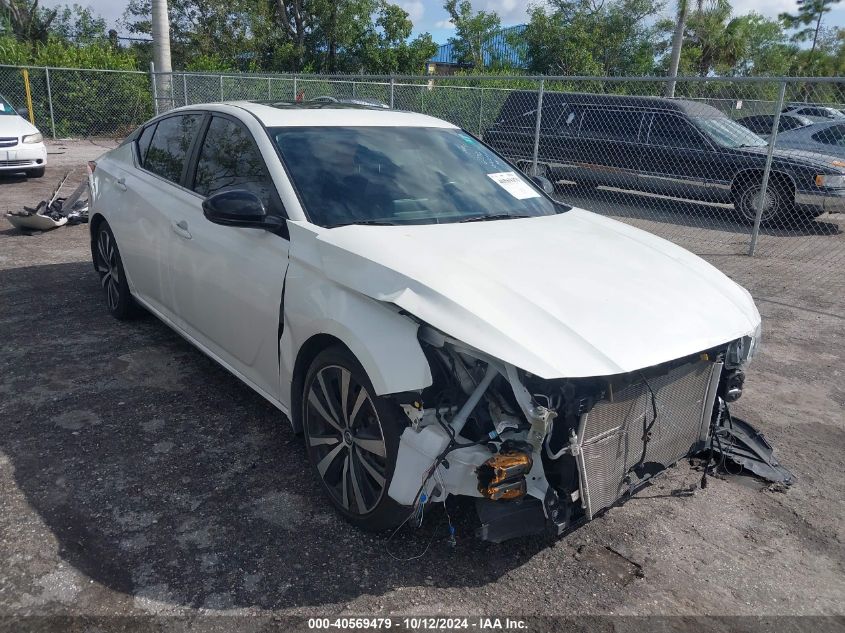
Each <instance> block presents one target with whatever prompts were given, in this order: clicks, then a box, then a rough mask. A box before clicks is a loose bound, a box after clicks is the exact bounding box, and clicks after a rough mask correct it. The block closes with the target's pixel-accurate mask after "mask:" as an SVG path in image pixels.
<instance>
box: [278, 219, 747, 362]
mask: <svg viewBox="0 0 845 633" xmlns="http://www.w3.org/2000/svg"><path fill="white" fill-rule="evenodd" d="M317 230H318V231H319V232H318V234H317V235H316V242H315V246H316V251H317V253H315V255H317V254H318V257H317V259H319V263H318V262H317V261H314V264H317V265H320V266H321V267H322V269H323V271H324V273H325V274H326V275H327V276H328V277H329V278H330V279H332V280H333V281H335V282H336V283H338V284H341V285H343V286H346V287H348V288H350V289H352V290H355V291H357V292H360V293H362V294H364V295H367V296H369V297H372V298H374V299H377V300H379V301H386V302H391V303H393V304H395V305H397V306H399V307H400V308H402V309H403V310H406V311H407V312H409V313H410V314H412V315H414V316H416V317H417V318H419V319H421V320H422V321H424V322H426V323H428V324H429V325H431V326H433V327H435V328H437V329H439V330H441V331H443V332H445V333H446V334H449V335H451V336H452V337H454V338H457V339H459V340H461V341H464V342H465V343H467V344H469V345H471V346H473V347H475V348H477V349H479V350H481V351H484V352H486V353H488V354H490V355H492V356H494V357H496V358H499V359H501V360H503V361H506V362H508V363H511V364H513V365H514V366H516V367H519V368H521V369H524V370H526V371H529V372H531V373H533V374H536V375H538V376H540V377H543V378H561V377H583V376H603V375H611V374H617V373H623V372H629V371H633V370H637V369H642V368H644V367H649V366H652V365H656V364H659V363H662V362H665V361H668V360H673V359H675V358H680V357H683V356H686V355H689V354H693V353H695V352H698V351H701V350H704V349H708V348H710V347H713V346H715V345H719V344H722V343H726V342H728V341H731V340H734V339H737V338H739V337H741V336H743V335H747V334H750V333H752V332H753V331H754V330H755V328H756V327H757V325H758V324H759V322H760V315H759V313H758V312H757V308H756V307H755V305H754V302H753V300H752V299H751V296H750V295H749V294H748V292H747V291H745V290H744V289H743V288H741V287H740V286H739V285H737V284H736V283H734V282H733V281H731V280H730V279H728V278H727V277H726V276H725V275H723V274H722V273H721V272H719V271H718V270H717V269H715V268H714V267H713V266H711V265H710V264H708V263H707V262H705V261H704V260H702V259H700V258H699V257H696V256H695V255H693V254H691V253H689V252H688V251H685V250H684V249H682V248H680V247H678V246H676V245H674V244H672V243H671V242H668V241H666V240H663V239H661V238H658V237H656V236H654V235H651V234H649V233H646V232H644V231H640V230H639V229H636V228H633V227H631V226H628V225H626V224H622V223H620V222H616V221H614V220H610V219H608V218H604V217H602V216H599V215H596V214H593V213H590V212H587V211H583V210H580V209H573V210H571V211H569V212H566V213H563V214H561V215H556V216H544V217H537V218H528V219H516V220H503V221H491V222H478V223H465V224H440V225H423V226H385V227H379V226H348V227H341V228H336V229H317ZM292 237H295V236H294V235H292ZM309 250H310V249H309Z"/></svg>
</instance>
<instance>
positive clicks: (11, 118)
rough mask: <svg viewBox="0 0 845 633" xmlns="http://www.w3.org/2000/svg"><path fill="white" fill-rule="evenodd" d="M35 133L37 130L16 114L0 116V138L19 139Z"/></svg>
mask: <svg viewBox="0 0 845 633" xmlns="http://www.w3.org/2000/svg"><path fill="white" fill-rule="evenodd" d="M37 132H38V128H36V127H35V126H34V125H33V124H32V123H30V122H29V121H27V120H26V119H24V118H23V117H21V116H19V115H17V114H2V115H0V136H5V137H9V136H16V137H18V138H20V137H22V136H26V135H27V134H36V133H37Z"/></svg>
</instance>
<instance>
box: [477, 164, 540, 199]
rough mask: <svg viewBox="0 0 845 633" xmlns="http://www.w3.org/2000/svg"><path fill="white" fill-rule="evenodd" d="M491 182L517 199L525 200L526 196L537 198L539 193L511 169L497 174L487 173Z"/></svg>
mask: <svg viewBox="0 0 845 633" xmlns="http://www.w3.org/2000/svg"><path fill="white" fill-rule="evenodd" d="M487 177H488V178H491V179H492V180H493V182H495V183H496V184H497V185H499V186H500V187H501V188H502V189H504V190H505V191H507V192H508V193H509V194H511V195H512V196H513V197H514V198H516V199H517V200H525V199H526V198H539V197H540V194H539V193H537V192H536V191H534V190H533V189H532V188H531V187H529V186H528V183H526V182H525V181H524V180H523V179H522V178H520V177H519V176H517V175H516V174H515V173H514V172H512V171H502V172H499V173H497V174H487Z"/></svg>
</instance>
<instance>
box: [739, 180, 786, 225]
mask: <svg viewBox="0 0 845 633" xmlns="http://www.w3.org/2000/svg"><path fill="white" fill-rule="evenodd" d="M761 202H762V205H763V212H762V214H761V216H760V224H762V225H769V224H772V223H773V222H774V221H776V220H780V219H783V218H784V217H786V216H788V215H789V214H790V213H791V212H792V211H793V209H794V206H795V197H794V195H792V194H791V192H790V191H789V190H788V188H787V187H786V186H785V185H784V183H783V182H781V181H780V180H775V179H772V180H769V186H768V187H767V188H766V191H763V186H762V182H761V181H760V180H756V179H748V180H745V181H743V182H741V183H739V184H738V185H737V186H736V187H734V191H733V203H734V208H735V209H736V211H737V212H738V213H739V215H740V217H741V218H742V220H743V221H744V222H746V223H748V224H754V222H755V221H756V218H757V209H758V208H759V205H760V203H761Z"/></svg>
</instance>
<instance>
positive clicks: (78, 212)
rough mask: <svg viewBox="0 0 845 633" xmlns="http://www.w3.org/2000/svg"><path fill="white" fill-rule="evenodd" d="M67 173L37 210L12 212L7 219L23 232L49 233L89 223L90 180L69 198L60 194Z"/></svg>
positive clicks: (80, 185) (67, 174) (68, 173)
mask: <svg viewBox="0 0 845 633" xmlns="http://www.w3.org/2000/svg"><path fill="white" fill-rule="evenodd" d="M69 175H70V172H67V173H66V174H65V175H64V176H63V177H62V179H61V180H60V181H59V184H58V185H57V186H56V188H55V189H54V190H53V193H52V195H51V196H50V198H49V199H48V200H42V201H41V202H39V203H38V205H37V206H36V207H35V208H32V207H26V206H25V207H24V208H23V210H21V211H11V212H9V213H7V214H6V218H7V219H8V220H9V222H10V223H11V224H12V226H14V227H15V228H17V229H20V230H22V231H49V230H50V229H55V228H58V227H60V226H64V225H65V224H68V225H73V224H82V223H85V222H88V179H87V178H86V179H85V180H83V181H82V182H81V183H79V185H78V186H77V187H76V189H74V191H73V193H71V194H70V195H69V196H67V197H61V196H60V195H59V194H60V193H61V191H62V188H63V187H64V185H65V183H66V182H67V179H68V176H69Z"/></svg>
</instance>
